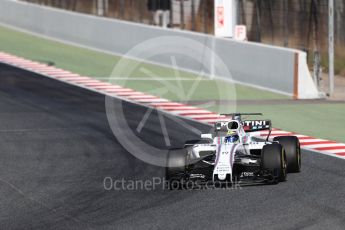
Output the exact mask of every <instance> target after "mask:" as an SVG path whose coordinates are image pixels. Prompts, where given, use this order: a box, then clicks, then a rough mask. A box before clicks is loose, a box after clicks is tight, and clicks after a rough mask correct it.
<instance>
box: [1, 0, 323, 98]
mask: <svg viewBox="0 0 345 230" xmlns="http://www.w3.org/2000/svg"><path fill="white" fill-rule="evenodd" d="M0 22H1V23H2V24H5V25H10V26H12V27H16V28H19V29H22V30H26V31H29V32H31V33H35V34H39V35H43V36H46V37H49V38H53V39H57V40H61V41H65V42H68V43H73V44H77V45H80V46H85V47H89V48H92V49H97V50H101V51H105V52H108V53H113V54H116V55H126V54H127V52H128V51H129V50H131V49H132V48H133V47H134V46H136V45H138V44H140V43H142V42H144V41H147V40H149V39H152V38H157V37H163V36H178V37H183V38H188V39H192V40H194V41H198V42H200V43H201V44H204V45H205V46H207V47H210V48H211V49H212V50H213V51H214V52H215V53H216V54H217V56H218V57H219V58H220V59H221V60H222V61H223V62H224V63H225V65H226V66H227V68H228V69H229V70H230V72H231V79H229V78H230V76H223V75H221V74H217V73H216V75H219V76H218V77H221V78H224V79H228V80H234V81H235V82H238V83H242V84H246V85H251V86H254V87H257V88H263V89H267V90H270V91H275V92H279V93H283V94H286V95H290V96H292V97H294V98H296V99H306V98H318V97H319V92H318V90H317V87H316V86H315V84H314V82H313V80H312V78H311V76H310V72H309V70H308V66H307V61H306V54H305V53H304V52H302V51H298V50H294V49H285V48H279V47H274V46H269V45H263V44H257V43H251V42H238V41H234V40H230V39H222V38H214V37H213V36H209V35H204V34H199V33H192V32H187V31H180V30H171V29H162V28H158V27H153V26H147V25H142V24H136V23H131V22H125V21H121V20H115V19H107V18H101V17H96V16H91V15H86V14H80V13H74V12H70V11H65V10H60V9H55V8H50V7H44V6H40V5H35V4H30V3H26V2H20V1H15V0H2V1H0ZM133 58H138V57H135V56H134V57H133ZM179 58H180V59H181V60H180V61H179V67H181V68H182V69H184V70H188V71H192V72H200V70H201V69H202V70H203V71H204V72H205V73H208V74H210V72H211V70H212V69H214V68H213V67H212V66H209V67H210V68H203V67H202V66H201V65H202V64H201V63H205V58H206V59H207V61H206V62H207V63H210V65H212V55H210V56H209V57H195V58H196V60H197V59H198V58H200V59H202V60H200V61H198V60H197V61H190V60H188V61H187V60H186V61H184V60H183V58H186V57H179ZM150 61H151V62H154V63H156V64H161V65H171V59H170V55H166V56H164V55H160V56H159V57H157V58H154V59H152V60H150Z"/></svg>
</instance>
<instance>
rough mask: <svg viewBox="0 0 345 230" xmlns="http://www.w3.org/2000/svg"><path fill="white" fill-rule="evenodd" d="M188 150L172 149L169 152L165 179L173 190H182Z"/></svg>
mask: <svg viewBox="0 0 345 230" xmlns="http://www.w3.org/2000/svg"><path fill="white" fill-rule="evenodd" d="M186 157H187V149H172V150H169V152H168V158H167V165H166V168H165V179H166V180H167V182H168V187H169V188H170V189H172V190H174V189H181V188H182V185H183V180H184V179H185V175H186Z"/></svg>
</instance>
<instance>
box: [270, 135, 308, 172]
mask: <svg viewBox="0 0 345 230" xmlns="http://www.w3.org/2000/svg"><path fill="white" fill-rule="evenodd" d="M273 141H277V142H278V143H279V144H281V145H282V146H283V148H284V149H285V154H286V163H287V172H288V173H298V172H300V171H301V145H300V143H299V140H298V138H297V137H295V136H285V137H275V138H274V139H273Z"/></svg>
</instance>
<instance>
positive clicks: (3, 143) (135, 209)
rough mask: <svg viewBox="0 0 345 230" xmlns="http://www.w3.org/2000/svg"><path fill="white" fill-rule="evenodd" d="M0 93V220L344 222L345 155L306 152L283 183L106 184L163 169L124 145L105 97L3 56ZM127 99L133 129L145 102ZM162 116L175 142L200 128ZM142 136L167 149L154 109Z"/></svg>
mask: <svg viewBox="0 0 345 230" xmlns="http://www.w3.org/2000/svg"><path fill="white" fill-rule="evenodd" d="M0 98H1V100H0V207H1V208H0V229H344V226H345V170H344V169H345V161H344V160H341V159H337V158H332V157H329V156H324V155H321V154H317V153H311V152H306V151H303V153H302V160H303V171H302V173H300V174H289V175H288V181H287V182H284V183H281V184H278V185H270V186H249V187H240V188H236V189H204V190H192V191H168V190H165V189H162V187H161V186H157V187H156V188H155V189H154V190H151V191H147V190H144V189H139V190H134V191H128V190H123V189H122V190H119V191H117V190H107V189H105V188H104V184H103V181H104V178H105V177H112V178H113V179H114V180H117V179H118V180H121V179H122V178H125V179H126V180H127V181H129V180H137V181H138V180H147V179H148V180H150V179H151V178H153V177H158V178H159V177H163V176H164V168H160V167H156V166H152V165H149V164H146V163H144V162H142V161H140V160H138V159H136V158H135V157H133V156H132V155H131V154H130V153H128V152H127V151H126V150H125V149H124V148H123V147H122V146H121V144H120V143H119V142H118V141H117V139H116V138H115V136H114V135H113V133H112V131H111V129H110V127H109V124H108V121H107V118H106V114H105V105H104V104H105V103H104V100H105V97H104V96H102V95H99V94H97V93H93V92H90V91H87V90H84V89H81V88H76V87H73V86H69V85H66V84H64V83H60V82H57V81H55V80H51V79H48V78H45V77H41V76H39V75H37V74H33V73H29V72H26V71H23V70H18V69H15V68H13V67H9V66H6V65H2V64H0ZM114 100H116V99H114ZM123 108H124V113H125V115H126V117H127V121H128V123H129V125H130V127H131V128H133V129H135V127H136V126H137V125H138V123H139V122H140V121H141V119H142V116H143V114H144V113H145V111H146V108H145V107H141V106H138V105H133V104H130V103H126V102H124V103H123ZM118 112H119V113H121V112H123V111H118ZM165 122H166V126H167V131H168V133H169V134H170V138H171V143H172V145H174V146H178V145H182V143H183V142H184V141H185V139H190V138H193V137H195V135H196V134H194V133H193V132H191V131H189V130H188V129H186V128H184V127H183V126H181V125H179V124H178V123H176V121H173V120H171V119H168V118H167V119H165ZM189 123H190V124H191V125H193V126H194V127H197V128H199V129H200V130H205V129H207V127H205V126H202V125H200V124H197V123H193V122H189ZM138 136H139V137H141V138H142V139H144V140H145V141H146V142H147V143H151V144H153V145H155V146H156V147H161V148H162V149H163V148H166V146H165V141H164V138H163V135H162V131H161V127H160V123H159V119H158V118H157V113H153V114H151V116H150V117H149V119H148V122H147V123H146V125H145V126H144V128H143V129H142V131H141V133H140V134H138Z"/></svg>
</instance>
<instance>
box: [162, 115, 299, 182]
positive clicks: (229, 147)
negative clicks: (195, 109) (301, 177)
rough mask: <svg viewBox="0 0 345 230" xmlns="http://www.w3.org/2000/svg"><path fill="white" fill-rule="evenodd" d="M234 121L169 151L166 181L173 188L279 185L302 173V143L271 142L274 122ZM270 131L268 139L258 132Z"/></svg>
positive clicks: (292, 140)
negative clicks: (192, 184) (193, 184)
mask: <svg viewBox="0 0 345 230" xmlns="http://www.w3.org/2000/svg"><path fill="white" fill-rule="evenodd" d="M223 115H226V116H229V117H231V119H229V120H227V121H219V122H217V123H215V125H214V132H213V133H208V134H202V135H201V139H199V140H191V141H187V142H186V143H185V145H184V147H183V148H180V149H172V150H170V151H169V154H168V158H167V167H166V180H167V181H168V182H169V184H170V185H173V184H174V186H175V188H176V184H178V185H179V186H183V185H184V184H185V183H187V182H191V181H192V182H201V183H205V182H207V183H208V182H213V183H215V182H220V183H223V182H224V183H231V184H233V183H239V184H241V183H242V184H256V183H268V184H277V183H279V182H283V181H285V180H286V176H287V173H297V172H300V170H301V151H300V143H299V140H298V138H297V137H295V136H280V137H274V138H273V140H272V141H269V140H270V134H271V130H272V123H271V121H270V120H242V116H244V115H248V116H251V115H262V114H260V113H246V114H244V113H242V114H240V113H237V114H223ZM263 130H267V133H268V135H267V137H266V138H265V139H263V138H262V137H258V135H257V132H258V131H263Z"/></svg>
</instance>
